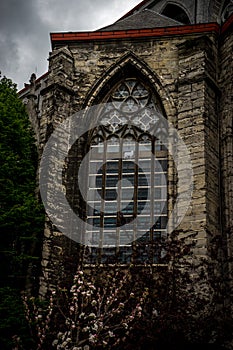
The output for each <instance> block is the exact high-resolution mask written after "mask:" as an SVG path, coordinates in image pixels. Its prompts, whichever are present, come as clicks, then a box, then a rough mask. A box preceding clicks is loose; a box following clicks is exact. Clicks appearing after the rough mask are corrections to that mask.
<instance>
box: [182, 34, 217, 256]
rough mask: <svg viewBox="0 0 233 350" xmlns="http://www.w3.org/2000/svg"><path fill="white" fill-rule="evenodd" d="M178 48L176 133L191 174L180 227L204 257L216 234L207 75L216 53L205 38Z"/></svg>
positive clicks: (213, 117)
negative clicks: (186, 208)
mask: <svg viewBox="0 0 233 350" xmlns="http://www.w3.org/2000/svg"><path fill="white" fill-rule="evenodd" d="M178 49H179V78H178V131H179V134H180V136H181V137H182V139H183V140H184V142H185V144H186V146H187V147H188V149H189V151H190V154H191V160H192V167H193V175H194V188H193V195H192V203H191V207H190V209H189V211H188V213H187V215H186V217H185V218H184V220H183V222H182V224H181V225H180V228H181V231H182V233H183V234H190V233H196V234H197V236H196V237H197V244H196V253H197V255H198V256H207V255H208V254H209V253H210V246H209V240H210V236H214V235H216V234H218V233H219V202H220V198H219V154H218V151H219V145H218V125H217V124H218V123H217V111H216V93H215V91H214V90H215V88H216V86H215V83H214V77H212V76H211V75H213V72H214V70H215V71H216V53H215V52H214V51H213V50H214V45H213V44H212V42H211V41H210V40H209V38H207V37H201V38H197V39H191V40H187V41H185V42H184V43H182V44H180V45H178ZM210 62H213V63H212V64H213V67H211V65H210ZM184 176H185V174H184Z"/></svg>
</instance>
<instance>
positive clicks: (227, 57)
mask: <svg viewBox="0 0 233 350" xmlns="http://www.w3.org/2000/svg"><path fill="white" fill-rule="evenodd" d="M232 52H233V37H232V27H231V28H229V30H228V31H227V32H226V33H225V34H224V35H223V37H222V40H221V42H220V62H219V63H220V82H219V83H220V87H221V99H220V116H221V119H220V126H221V161H222V163H221V165H222V187H223V190H222V196H223V227H224V233H225V238H226V246H227V254H228V258H231V257H232V255H233V97H232V96H233V61H232ZM229 270H230V274H231V278H232V277H233V275H232V271H233V264H232V262H230V264H229Z"/></svg>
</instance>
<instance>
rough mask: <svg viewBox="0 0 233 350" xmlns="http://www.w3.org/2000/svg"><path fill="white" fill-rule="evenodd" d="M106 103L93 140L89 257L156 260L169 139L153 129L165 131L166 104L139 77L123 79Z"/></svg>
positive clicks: (163, 217)
mask: <svg viewBox="0 0 233 350" xmlns="http://www.w3.org/2000/svg"><path fill="white" fill-rule="evenodd" d="M104 106H105V107H104V109H103V110H102V111H101V114H100V125H99V127H97V128H96V129H95V130H94V132H93V134H92V135H91V139H90V150H91V152H89V154H90V159H89V176H88V197H87V215H86V220H87V223H88V224H90V225H91V227H92V229H91V230H89V231H88V230H87V231H86V236H87V237H88V240H89V241H90V240H91V242H92V248H90V249H89V253H88V254H87V256H86V260H87V261H88V262H90V263H96V262H97V261H99V262H101V263H110V262H113V260H114V261H116V260H117V261H118V262H120V263H129V262H130V261H132V260H133V261H134V262H138V263H143V262H151V263H156V262H157V259H158V254H156V252H155V250H156V245H155V244H154V243H155V242H156V240H158V239H159V238H160V237H162V236H165V235H166V224H167V148H166V144H165V142H166V141H164V143H163V142H161V141H160V140H159V139H158V138H156V137H155V136H153V133H152V131H153V132H154V129H155V128H157V130H159V131H158V132H160V133H161V131H162V132H164V133H165V134H166V128H165V127H163V125H162V121H161V119H160V118H159V114H161V113H162V108H161V105H160V102H159V100H158V99H157V98H156V96H155V95H154V94H153V93H152V91H151V90H150V89H149V88H148V87H147V86H146V85H145V84H144V83H142V82H141V81H140V80H138V79H136V78H129V79H125V80H124V81H122V82H120V83H119V84H118V85H117V86H116V88H115V89H113V91H112V93H111V94H110V96H109V98H108V100H107V103H106V104H105V105H104ZM165 134H164V136H165V138H166V135H165Z"/></svg>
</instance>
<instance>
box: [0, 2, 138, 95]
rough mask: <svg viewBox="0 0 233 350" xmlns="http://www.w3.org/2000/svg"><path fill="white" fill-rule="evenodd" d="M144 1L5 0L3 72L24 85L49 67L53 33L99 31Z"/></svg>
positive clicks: (0, 15) (0, 47)
mask: <svg viewBox="0 0 233 350" xmlns="http://www.w3.org/2000/svg"><path fill="white" fill-rule="evenodd" d="M138 3H140V0H127V2H126V1H125V0H111V1H109V0H79V1H77V0H2V1H1V2H0V71H1V72H2V75H6V76H7V77H9V78H11V79H12V80H13V81H14V82H16V83H17V85H18V88H19V89H20V88H22V87H23V84H24V82H28V80H29V78H30V75H31V73H32V72H36V74H37V76H40V75H41V74H43V73H44V72H46V70H47V68H48V64H47V57H48V55H49V51H50V40H49V33H50V32H58V31H82V30H84V31H85V30H87V31H88V30H96V29H98V28H100V27H104V26H105V25H108V24H110V23H112V22H114V21H115V20H117V19H118V18H119V17H121V16H122V15H123V14H124V13H126V12H127V11H129V10H130V9H131V8H132V7H134V6H135V5H137V4H138Z"/></svg>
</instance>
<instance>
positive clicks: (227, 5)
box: [221, 0, 233, 22]
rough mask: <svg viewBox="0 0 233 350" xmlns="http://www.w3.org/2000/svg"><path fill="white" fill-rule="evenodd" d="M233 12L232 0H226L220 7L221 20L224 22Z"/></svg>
mask: <svg viewBox="0 0 233 350" xmlns="http://www.w3.org/2000/svg"><path fill="white" fill-rule="evenodd" d="M232 13H233V0H226V1H225V2H224V5H223V8H222V15H221V20H222V22H225V21H226V20H227V19H228V18H229V17H230V15H231V14H232Z"/></svg>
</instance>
